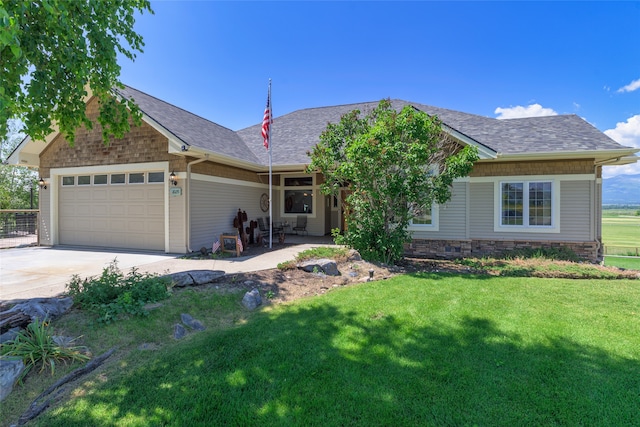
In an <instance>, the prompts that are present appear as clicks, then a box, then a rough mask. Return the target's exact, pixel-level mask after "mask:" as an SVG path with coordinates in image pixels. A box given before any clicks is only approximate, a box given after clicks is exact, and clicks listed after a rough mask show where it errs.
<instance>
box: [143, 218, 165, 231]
mask: <svg viewBox="0 0 640 427" xmlns="http://www.w3.org/2000/svg"><path fill="white" fill-rule="evenodd" d="M146 225H147V231H148V232H150V233H154V234H155V233H162V232H164V221H147V223H146Z"/></svg>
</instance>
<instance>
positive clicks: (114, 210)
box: [109, 204, 127, 217]
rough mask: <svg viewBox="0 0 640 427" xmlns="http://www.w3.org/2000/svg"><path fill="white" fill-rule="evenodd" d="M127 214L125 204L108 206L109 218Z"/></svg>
mask: <svg viewBox="0 0 640 427" xmlns="http://www.w3.org/2000/svg"><path fill="white" fill-rule="evenodd" d="M126 213H127V205H126V204H109V216H111V217H114V216H123V215H125V214H126Z"/></svg>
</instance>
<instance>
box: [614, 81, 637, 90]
mask: <svg viewBox="0 0 640 427" xmlns="http://www.w3.org/2000/svg"><path fill="white" fill-rule="evenodd" d="M638 89H640V79H638V80H634V81H632V82H631V83H629V84H628V85H626V86H623V87H621V88H620V89H618V90H617V91H616V92H618V93H623V92H633V91H634V90H638Z"/></svg>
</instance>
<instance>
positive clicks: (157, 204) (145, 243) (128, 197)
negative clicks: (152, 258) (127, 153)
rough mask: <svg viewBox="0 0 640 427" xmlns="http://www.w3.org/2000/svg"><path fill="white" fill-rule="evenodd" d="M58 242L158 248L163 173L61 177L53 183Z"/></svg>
mask: <svg viewBox="0 0 640 427" xmlns="http://www.w3.org/2000/svg"><path fill="white" fill-rule="evenodd" d="M58 185H59V198H58V206H59V216H58V231H59V236H60V238H59V242H60V244H63V245H82V246H100V247H109V248H128V249H147V250H164V249H165V244H164V240H165V239H164V193H165V192H164V173H163V172H131V173H120V172H118V173H111V174H94V175H64V176H62V177H61V179H60V182H59V184H58Z"/></svg>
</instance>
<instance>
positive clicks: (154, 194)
mask: <svg viewBox="0 0 640 427" xmlns="http://www.w3.org/2000/svg"><path fill="white" fill-rule="evenodd" d="M147 200H149V201H155V202H161V203H164V188H163V187H160V186H155V187H152V188H149V190H148V191H147Z"/></svg>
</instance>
